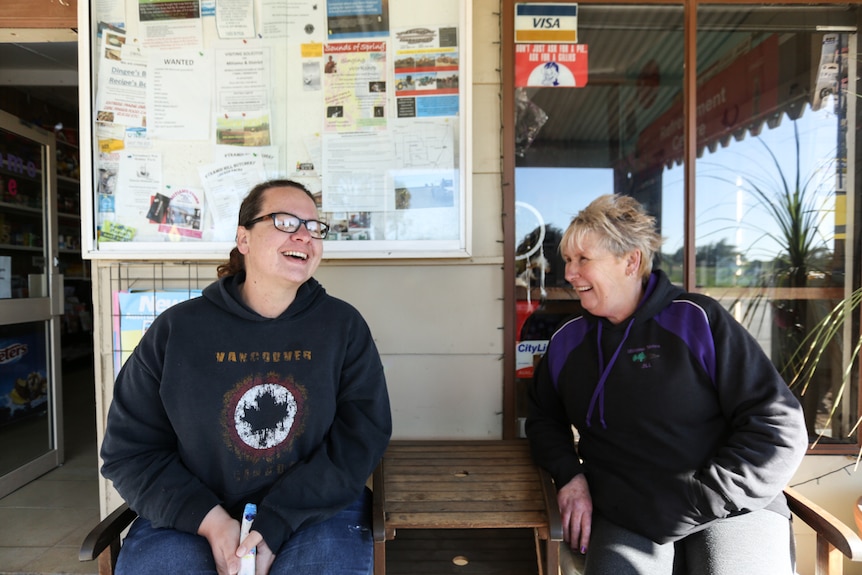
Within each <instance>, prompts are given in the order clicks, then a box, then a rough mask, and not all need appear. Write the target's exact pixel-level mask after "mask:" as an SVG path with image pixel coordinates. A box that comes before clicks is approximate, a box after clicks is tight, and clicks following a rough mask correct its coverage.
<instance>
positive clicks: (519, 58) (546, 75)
mask: <svg viewBox="0 0 862 575" xmlns="http://www.w3.org/2000/svg"><path fill="white" fill-rule="evenodd" d="M588 52H589V50H588V48H587V45H586V44H518V45H516V46H515V86H516V87H518V88H583V87H584V86H586V85H587V80H588V70H589V68H588V64H587V56H588Z"/></svg>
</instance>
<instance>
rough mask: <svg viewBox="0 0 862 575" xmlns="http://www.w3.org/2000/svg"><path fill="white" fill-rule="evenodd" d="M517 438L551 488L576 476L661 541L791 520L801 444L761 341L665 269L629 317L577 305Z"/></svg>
mask: <svg viewBox="0 0 862 575" xmlns="http://www.w3.org/2000/svg"><path fill="white" fill-rule="evenodd" d="M572 425H574V426H575V427H576V428H577V430H578V433H579V436H580V438H579V441H578V443H577V445H576V444H575V442H574V441H573V434H572V429H571V428H572ZM527 435H528V437H529V439H530V444H531V447H532V451H533V456H534V458H535V460H536V461H537V463H539V464H540V465H542V466H543V467H545V468H546V469H547V470H548V471H549V472H550V473H551V475H552V476H553V477H554V480H555V482H556V484H557V485H558V486H562V485H565V484H566V483H568V482H569V481H570V480H571V479H572V478H573V477H574V476H575V475H577V474H579V473H585V474H586V477H587V480H588V482H589V486H590V492H591V495H592V497H593V506H594V510H595V511H596V512H598V513H600V514H602V515H603V516H605V517H606V518H607V519H609V520H611V521H613V522H615V523H617V524H619V525H621V526H623V527H626V528H628V529H630V530H632V531H635V532H637V533H640V534H641V535H644V536H646V537H649V538H650V539H652V540H653V541H656V542H658V543H665V542H669V541H673V540H677V539H680V538H682V537H685V536H686V535H688V534H690V533H693V532H695V531H698V530H699V529H701V528H703V527H704V526H706V525H707V524H708V523H709V522H710V521H712V520H714V519H717V518H724V517H728V516H732V515H735V514H740V513H745V512H748V511H753V510H757V509H763V508H769V509H772V510H775V511H777V512H779V513H782V514H784V515H786V516H788V517H789V516H790V513H789V511H788V509H787V505H786V502H785V501H784V496H783V494H782V489H783V488H784V487H785V485H786V484H787V482H788V481H789V480H790V478H791V476H792V475H793V473H794V472H795V470H796V468H797V467H798V465H799V463H800V462H801V460H802V457H803V455H804V454H805V450H806V448H807V443H808V435H807V432H806V428H805V422H804V418H803V415H802V409H801V407H800V405H799V402H798V401H797V399H796V398H795V396H794V395H793V394H792V393H791V392H790V390H789V389H788V387H787V384H786V383H785V382H784V380H783V379H782V378H781V376H780V375H779V374H778V372H777V371H776V369H775V367H774V366H773V364H772V362H771V361H770V360H769V358H768V357H767V356H766V355H765V354H764V352H763V350H762V349H761V347H760V345H759V344H758V343H757V341H755V340H754V338H753V337H752V336H751V335H750V334H749V333H748V332H747V331H746V330H745V328H743V327H742V326H741V325H740V324H739V323H738V322H737V321H736V320H735V319H734V318H733V317H732V316H731V315H730V314H729V313H728V312H727V311H726V310H725V309H724V308H723V307H722V306H721V305H720V304H719V303H718V302H716V301H715V300H713V299H711V298H709V297H707V296H704V295H699V294H690V293H686V292H684V291H683V290H682V289H681V288H679V287H677V286H674V285H673V284H671V283H670V281H669V280H668V278H667V276H666V275H665V274H664V273H663V272H661V271H656V272H653V274H652V276H651V278H650V281H649V283H648V286H647V289H646V295H645V296H644V299H643V301H642V302H641V304H640V306H639V307H638V309H637V311H636V312H635V313H634V315H633V316H632V317H630V318H629V319H627V320H626V321H624V322H622V323H620V324H619V325H613V324H611V323H610V322H608V321H607V320H606V319H604V318H599V317H596V316H593V315H590V314H589V313H587V312H584V314H583V315H579V316H576V317H573V318H570V319H569V320H568V321H566V322H565V323H564V324H563V325H562V326H561V327H560V328H559V329H558V330H557V331H556V333H555V334H554V335H553V336H552V338H551V341H550V343H549V345H548V350H547V352H546V354H545V356H544V358H543V359H542V362H541V363H540V365H539V367H538V369H537V370H536V375H535V381H534V385H533V386H532V387H531V389H530V414H529V417H528V419H527Z"/></svg>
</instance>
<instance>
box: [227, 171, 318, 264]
mask: <svg viewBox="0 0 862 575" xmlns="http://www.w3.org/2000/svg"><path fill="white" fill-rule="evenodd" d="M270 188H296V189H298V190H302V191H303V192H305V193H306V194H307V195H308V197H309V198H311V200H312V201H315V200H314V195H313V194H312V193H311V192H310V191H309V190H308V188H306V187H305V186H303V185H302V184H300V183H299V182H295V181H293V180H286V179H285V180H268V181H266V182H261V183H260V184H258V185H256V186H255V187H253V188H252V189H251V191H249V193H248V195H246V197H245V198H244V199H243V201H242V203H241V204H240V205H239V215H238V217H237V226H242V227H244V228H247V227H249V226H248V222H250V221H251V220H253V219H255V218H256V217H257V215H258V212H260V209H261V206H262V205H263V193H264V192H265V191H267V190H268V189H270ZM315 205H317V204H316V201H315ZM244 270H245V256H243V255H242V254H241V253H240V251H239V249H238V248H236V247H234V248H233V249H232V250H231V251H230V256H228V260H227V261H226V262H225V263H223V264H220V265H219V266H218V268H216V271H217V273H218V277H220V278H222V277H224V276H230V275H235V274H237V273H239V272H241V271H244Z"/></svg>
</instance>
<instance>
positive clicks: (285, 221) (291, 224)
mask: <svg viewBox="0 0 862 575" xmlns="http://www.w3.org/2000/svg"><path fill="white" fill-rule="evenodd" d="M267 218H272V223H273V225H274V226H275V229H277V230H278V231H280V232H284V233H286V234H292V233H295V232H296V231H297V230H299V226H301V225H303V224H305V229H307V230H308V235H310V236H311V237H313V238H314V239H316V240H322V239H324V238H326V234H327V233H329V225H327V224H325V223H323V222H321V221H320V220H303V219H302V218H300V217H299V216H295V215H293V214H289V213H287V212H276V213H274V214H266V215H265V216H260V217H258V218H254V219H253V220H249V221H247V222H246V223H244V224H243V227H244V228H248V227H251V226H252V225H254V224H256V223H257V222H262V221H263V220H265V219H267Z"/></svg>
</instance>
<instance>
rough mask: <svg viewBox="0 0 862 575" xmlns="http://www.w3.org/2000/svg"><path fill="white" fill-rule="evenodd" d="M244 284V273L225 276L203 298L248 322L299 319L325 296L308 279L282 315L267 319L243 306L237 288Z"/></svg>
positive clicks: (214, 283) (315, 283)
mask: <svg viewBox="0 0 862 575" xmlns="http://www.w3.org/2000/svg"><path fill="white" fill-rule="evenodd" d="M243 282H245V272H239V273H238V274H236V275H232V276H225V277H223V278H220V279H219V280H218V281H216V282H213V283H211V284H210V285H208V286H207V287H206V288H204V291H203V297H204V298H206V299H207V300H209V301H211V302H212V303H213V304H215V305H216V306H218V307H219V308H221V309H223V310H225V311H226V312H228V313H230V314H233V315H235V316H238V317H241V318H243V319H247V320H250V321H273V320H281V319H291V318H300V317H302V316H303V315H306V314H308V313H311V310H312V309H314V308H315V307H316V306H317V305H318V304H319V303H320V302H321V301H322V299H323V298H324V297H325V296H326V290H325V289H324V288H323V286H322V285H320V283H319V282H318V281H317V280H316V279H314V278H309V279H308V281H306V282H305V283H304V284H302V285H301V286H299V289H298V290H297V291H296V299H294V300H293V303H291V304H290V305H289V306H288V308H287V309H286V310H284V313H282V314H281V315H280V316H279V317H277V318H267V317H263V316H262V315H260V314H258V313H257V312H256V311H254V310H253V309H251V308H250V307H248V306H247V305H245V303H244V302H243V301H242V297H241V296H240V290H239V286H240V285H242V284H243Z"/></svg>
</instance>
